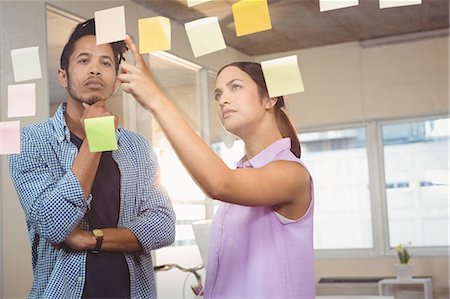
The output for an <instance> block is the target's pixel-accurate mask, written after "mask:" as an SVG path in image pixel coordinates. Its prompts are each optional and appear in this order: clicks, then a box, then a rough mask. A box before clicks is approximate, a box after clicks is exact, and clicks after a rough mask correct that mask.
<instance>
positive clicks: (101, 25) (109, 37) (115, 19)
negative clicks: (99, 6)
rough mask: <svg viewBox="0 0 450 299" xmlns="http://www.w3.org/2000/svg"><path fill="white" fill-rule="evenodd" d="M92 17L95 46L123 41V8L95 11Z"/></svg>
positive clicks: (124, 31)
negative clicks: (93, 20)
mask: <svg viewBox="0 0 450 299" xmlns="http://www.w3.org/2000/svg"><path fill="white" fill-rule="evenodd" d="M94 17H95V36H96V40H97V45H101V44H107V43H112V42H117V41H121V40H124V39H125V36H126V27H125V8H124V7H123V6H119V7H114V8H109V9H104V10H99V11H96V12H95V13H94Z"/></svg>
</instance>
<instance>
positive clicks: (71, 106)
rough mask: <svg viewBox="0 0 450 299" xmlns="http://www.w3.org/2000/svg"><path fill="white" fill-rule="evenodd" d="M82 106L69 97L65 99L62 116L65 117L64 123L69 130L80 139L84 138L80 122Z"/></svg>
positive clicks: (82, 111)
mask: <svg viewBox="0 0 450 299" xmlns="http://www.w3.org/2000/svg"><path fill="white" fill-rule="evenodd" d="M83 113H84V108H83V106H82V105H81V103H79V102H76V101H74V100H71V99H67V109H66V113H65V114H64V117H65V119H66V125H67V126H68V127H69V130H70V131H71V132H72V133H73V134H75V135H76V136H78V137H79V138H80V139H81V140H84V138H85V137H86V134H85V133H84V128H83V126H82V124H81V117H82V116H83Z"/></svg>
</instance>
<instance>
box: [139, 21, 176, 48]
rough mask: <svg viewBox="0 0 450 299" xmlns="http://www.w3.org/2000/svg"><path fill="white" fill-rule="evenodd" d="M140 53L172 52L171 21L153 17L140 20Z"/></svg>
mask: <svg viewBox="0 0 450 299" xmlns="http://www.w3.org/2000/svg"><path fill="white" fill-rule="evenodd" d="M138 27H139V53H141V54H142V53H149V52H153V51H165V50H170V36H171V34H170V20H169V19H168V18H165V17H153V18H146V19H139V20H138Z"/></svg>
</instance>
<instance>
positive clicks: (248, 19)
mask: <svg viewBox="0 0 450 299" xmlns="http://www.w3.org/2000/svg"><path fill="white" fill-rule="evenodd" d="M231 9H232V11H233V18H234V25H235V27H236V35H237V36H242V35H247V34H251V33H255V32H259V31H264V30H269V29H272V23H271V21H270V15H269V5H268V4H267V0H241V1H239V2H236V3H234V4H233V5H232V6H231Z"/></svg>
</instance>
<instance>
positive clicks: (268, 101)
mask: <svg viewBox="0 0 450 299" xmlns="http://www.w3.org/2000/svg"><path fill="white" fill-rule="evenodd" d="M263 103H264V108H266V109H272V108H273V107H274V106H275V104H276V103H277V98H269V97H265V98H264V100H263Z"/></svg>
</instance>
